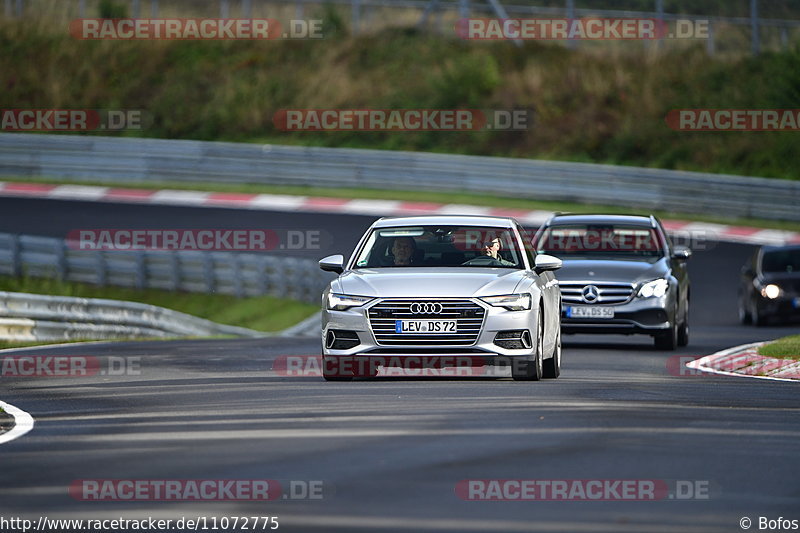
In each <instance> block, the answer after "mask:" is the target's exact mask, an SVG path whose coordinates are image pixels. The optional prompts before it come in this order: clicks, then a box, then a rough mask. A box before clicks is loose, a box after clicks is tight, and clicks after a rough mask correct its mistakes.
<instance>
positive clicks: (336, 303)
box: [328, 292, 374, 311]
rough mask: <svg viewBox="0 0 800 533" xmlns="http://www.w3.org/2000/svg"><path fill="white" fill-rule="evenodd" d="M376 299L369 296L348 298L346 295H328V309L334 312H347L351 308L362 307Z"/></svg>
mask: <svg viewBox="0 0 800 533" xmlns="http://www.w3.org/2000/svg"><path fill="white" fill-rule="evenodd" d="M373 299H374V298H369V297H367V296H348V295H346V294H334V293H332V292H331V293H328V309H331V310H333V311H347V310H348V309H350V308H351V307H360V306H362V305H364V304H366V303H368V302H371V301H372V300H373Z"/></svg>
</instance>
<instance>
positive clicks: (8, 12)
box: [5, 0, 14, 19]
mask: <svg viewBox="0 0 800 533" xmlns="http://www.w3.org/2000/svg"><path fill="white" fill-rule="evenodd" d="M13 15H14V13H13V12H12V11H11V0H6V10H5V16H6V18H7V19H10V18H11V17H12V16H13Z"/></svg>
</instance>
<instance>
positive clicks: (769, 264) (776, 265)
mask: <svg viewBox="0 0 800 533" xmlns="http://www.w3.org/2000/svg"><path fill="white" fill-rule="evenodd" d="M761 271H762V272H788V273H800V248H793V249H790V250H774V251H771V252H765V253H764V257H763V258H762V259H761Z"/></svg>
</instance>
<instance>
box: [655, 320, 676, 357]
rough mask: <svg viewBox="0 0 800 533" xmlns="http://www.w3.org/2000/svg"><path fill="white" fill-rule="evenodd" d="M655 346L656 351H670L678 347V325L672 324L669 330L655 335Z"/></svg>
mask: <svg viewBox="0 0 800 533" xmlns="http://www.w3.org/2000/svg"><path fill="white" fill-rule="evenodd" d="M655 345H656V349H657V350H668V351H672V350H674V349H676V348H677V347H678V324H677V322H673V323H672V324H670V326H669V329H668V330H667V331H665V332H663V333H656V337H655Z"/></svg>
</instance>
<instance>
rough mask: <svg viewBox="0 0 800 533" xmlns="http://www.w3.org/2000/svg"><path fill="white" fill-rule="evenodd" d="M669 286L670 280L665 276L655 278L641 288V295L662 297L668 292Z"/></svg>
mask: <svg viewBox="0 0 800 533" xmlns="http://www.w3.org/2000/svg"><path fill="white" fill-rule="evenodd" d="M668 288H669V282H668V281H667V280H665V279H663V278H659V279H654V280H653V281H648V282H647V283H645V284H644V285H642V287H641V288H640V289H639V296H641V297H642V298H650V297H651V296H655V297H656V298H660V297H661V296H664V295H665V294H667V289H668Z"/></svg>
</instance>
